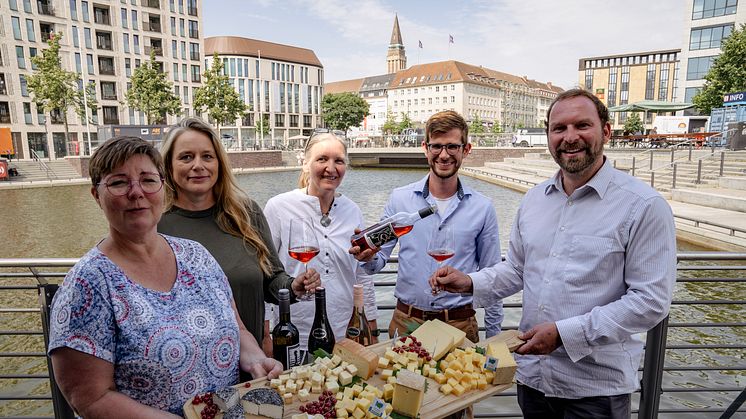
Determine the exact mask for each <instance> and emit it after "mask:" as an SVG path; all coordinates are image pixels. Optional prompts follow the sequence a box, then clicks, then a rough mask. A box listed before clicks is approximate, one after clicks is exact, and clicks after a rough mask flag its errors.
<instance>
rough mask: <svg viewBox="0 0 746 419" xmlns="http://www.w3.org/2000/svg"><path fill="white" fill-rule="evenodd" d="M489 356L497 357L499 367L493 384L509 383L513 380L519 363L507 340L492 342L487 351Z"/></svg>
mask: <svg viewBox="0 0 746 419" xmlns="http://www.w3.org/2000/svg"><path fill="white" fill-rule="evenodd" d="M485 352H486V354H487V356H488V357H490V356H491V357H493V358H495V359H497V369H495V377H494V378H493V379H492V384H507V383H510V382H512V381H513V377H514V376H515V370H516V369H517V368H518V364H516V363H515V359H513V355H512V354H511V353H510V350H509V349H508V345H507V344H506V343H505V342H492V343H490V344H489V345H487V350H486V351H485Z"/></svg>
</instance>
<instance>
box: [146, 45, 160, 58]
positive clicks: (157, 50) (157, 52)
mask: <svg viewBox="0 0 746 419" xmlns="http://www.w3.org/2000/svg"><path fill="white" fill-rule="evenodd" d="M144 49H145V55H150V52H151V51H152V52H153V53H154V54H155V55H156V56H157V57H163V48H162V47H159V46H150V45H145V47H144Z"/></svg>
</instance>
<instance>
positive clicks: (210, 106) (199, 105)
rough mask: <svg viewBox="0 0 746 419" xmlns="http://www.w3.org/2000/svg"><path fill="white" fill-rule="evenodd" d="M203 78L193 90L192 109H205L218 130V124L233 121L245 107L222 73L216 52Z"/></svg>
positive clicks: (199, 111) (221, 64) (203, 110)
mask: <svg viewBox="0 0 746 419" xmlns="http://www.w3.org/2000/svg"><path fill="white" fill-rule="evenodd" d="M204 78H205V79H204V80H203V83H202V86H201V87H198V88H197V89H195V91H194V109H195V111H197V112H198V113H203V112H205V111H206V112H207V115H208V116H209V117H210V118H211V119H212V120H214V121H215V123H216V125H217V129H218V132H220V124H222V123H226V124H227V123H228V121H235V120H236V119H238V118H239V117H240V116H241V115H243V113H244V112H246V109H247V107H246V104H245V103H244V102H243V101H242V100H241V99H240V98H239V97H238V93H237V92H236V89H234V88H233V86H231V84H230V83H229V82H228V76H227V75H225V74H223V60H221V59H220V57H218V53H217V52H216V53H215V55H213V57H212V66H211V67H210V68H209V69H206V70H205V73H204Z"/></svg>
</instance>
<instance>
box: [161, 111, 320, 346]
mask: <svg viewBox="0 0 746 419" xmlns="http://www.w3.org/2000/svg"><path fill="white" fill-rule="evenodd" d="M161 154H163V160H164V165H165V169H166V170H165V182H166V185H167V188H166V212H165V214H164V215H163V217H162V218H161V221H160V222H159V223H158V231H160V232H162V233H165V234H170V235H174V236H178V237H184V238H188V239H192V240H195V241H197V242H200V243H201V244H202V245H204V246H205V247H206V248H207V250H209V251H210V253H212V255H213V256H214V257H215V259H217V261H218V263H219V264H220V266H221V267H222V268H223V270H224V271H225V274H226V275H227V276H228V282H229V283H230V285H231V289H232V290H233V295H234V297H235V300H236V304H237V306H238V312H239V315H240V316H241V319H242V320H243V322H244V324H245V325H246V327H247V329H249V331H250V332H251V333H252V334H254V336H255V337H256V338H257V340H260V341H261V340H264V345H263V346H264V347H265V349H266V348H267V341H268V339H269V337H268V336H265V329H264V302H268V303H277V301H278V300H277V298H278V292H279V290H280V289H282V288H287V289H290V290H291V291H292V292H291V301H292V302H294V301H295V299H296V297H297V296H301V295H303V294H304V293H305V292H306V291H307V290H308V291H312V290H315V288H316V286H318V285H319V283H320V282H319V274H318V273H317V272H316V271H314V270H312V269H311V270H309V271H308V273H305V272H299V273H298V275H297V276H296V277H295V279H293V278H292V277H291V276H290V275H288V274H287V273H286V272H285V269H284V267H283V265H282V262H280V259H279V258H278V256H277V252H276V251H275V249H274V248H273V246H272V236H271V234H270V230H269V226H268V225H267V220H266V218H265V217H264V214H263V213H262V210H261V208H260V207H259V205H257V203H256V202H254V201H253V200H252V199H250V198H249V197H248V196H247V195H246V194H245V193H244V192H243V191H242V190H241V189H240V188H239V187H238V184H237V182H236V179H235V177H234V176H233V173H232V170H231V166H230V163H229V160H228V154H227V153H226V152H225V150H224V149H223V146H222V144H221V143H220V140H219V138H218V135H217V133H216V132H215V131H214V130H213V129H212V127H210V126H209V125H208V124H207V123H205V122H204V121H202V120H201V119H199V118H185V119H183V120H181V121H180V122H179V123H178V124H176V125H175V126H174V127H172V128H171V130H170V131H169V133H168V137H167V138H166V141H165V142H164V143H163V146H162V147H161Z"/></svg>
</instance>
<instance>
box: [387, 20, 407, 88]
mask: <svg viewBox="0 0 746 419" xmlns="http://www.w3.org/2000/svg"><path fill="white" fill-rule="evenodd" d="M386 66H387V69H388V71H387V72H388V73H389V74H391V73H396V72H397V71H399V70H404V69H405V68H407V54H406V53H405V52H404V41H402V38H401V31H400V30H399V15H394V28H393V29H392V31H391V42H390V43H389V50H388V54H386Z"/></svg>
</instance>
